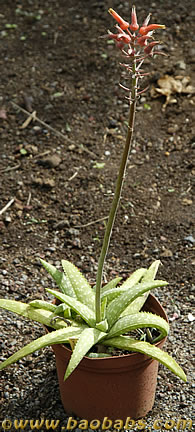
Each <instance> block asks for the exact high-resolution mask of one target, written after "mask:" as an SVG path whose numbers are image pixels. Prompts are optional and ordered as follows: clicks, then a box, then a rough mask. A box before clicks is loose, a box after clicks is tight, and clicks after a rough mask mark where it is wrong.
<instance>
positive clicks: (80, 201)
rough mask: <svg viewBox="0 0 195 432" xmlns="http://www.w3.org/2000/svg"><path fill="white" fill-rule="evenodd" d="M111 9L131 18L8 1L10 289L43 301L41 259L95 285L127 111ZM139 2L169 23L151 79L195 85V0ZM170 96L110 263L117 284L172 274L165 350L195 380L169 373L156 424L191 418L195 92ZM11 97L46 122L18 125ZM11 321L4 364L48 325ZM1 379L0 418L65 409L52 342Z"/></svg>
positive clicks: (142, 155) (135, 180) (125, 6)
mask: <svg viewBox="0 0 195 432" xmlns="http://www.w3.org/2000/svg"><path fill="white" fill-rule="evenodd" d="M109 7H113V8H114V9H115V10H117V11H118V13H120V14H121V15H122V16H123V17H124V18H125V19H128V17H129V2H125V1H124V2H120V1H116V0H112V2H111V1H107V0H105V1H103V0H102V1H93V0H92V1H81V0H80V1H79V0H78V1H76V0H66V1H62V0H61V1H60V0H59V1H53V0H51V1H43V0H40V1H37V0H35V1H30V0H29V1H24V2H19V1H18V2H13V1H11V0H7V1H6V2H3V4H2V5H1V8H0V47H1V58H0V68H1V79H0V155H1V157H0V210H1V209H2V208H3V207H4V206H5V205H6V204H7V203H8V202H9V201H10V199H11V198H14V199H15V201H14V202H13V204H12V205H11V206H10V207H9V208H8V209H7V211H6V212H3V213H2V215H1V216H0V239H1V241H0V283H1V285H0V291H1V297H2V296H7V297H9V298H15V299H18V300H23V301H25V300H26V298H27V300H28V301H29V300H31V299H34V298H40V297H41V298H46V295H45V294H44V287H46V286H47V285H49V284H51V282H50V279H49V278H48V277H47V275H46V274H45V271H44V270H43V269H42V268H41V267H40V264H39V257H42V258H44V259H46V260H49V261H50V262H52V263H54V264H57V265H59V264H60V260H61V259H62V258H63V259H69V260H71V261H72V262H73V263H74V264H75V265H77V266H78V267H79V268H80V269H81V271H82V272H83V273H84V274H85V275H86V276H87V277H88V279H89V280H90V281H91V282H92V283H94V280H95V271H96V269H97V260H98V256H99V253H100V248H101V243H102V238H103V233H104V221H103V220H102V218H104V217H106V216H107V215H108V211H109V205H110V203H111V199H112V193H113V188H114V183H115V180H116V173H117V167H118V165H119V160H120V155H121V150H122V147H123V145H124V139H125V138H124V137H125V133H126V121H127V118H128V105H127V101H126V100H125V99H124V93H123V90H121V89H120V88H119V86H118V83H119V81H120V80H121V69H120V66H119V60H120V54H119V52H118V51H117V50H116V49H115V46H114V45H112V44H108V43H107V42H106V40H105V39H101V38H100V36H102V35H104V34H105V33H106V31H107V29H108V28H109V29H110V30H113V28H114V22H113V19H112V18H111V17H110V15H109V14H108V13H107V9H108V8H109ZM136 7H137V14H138V18H139V22H140V23H141V21H142V20H143V19H144V17H145V16H146V15H147V14H148V12H149V11H151V12H152V20H151V22H159V23H163V24H166V27H167V29H166V31H163V32H162V31H161V32H159V38H160V40H161V49H162V50H163V51H164V52H165V53H166V54H167V57H165V56H159V57H158V58H155V59H153V60H152V66H150V65H149V63H148V62H146V71H147V70H149V69H150V70H151V71H152V73H151V75H150V77H147V78H146V80H145V82H144V86H145V85H149V86H150V88H151V87H152V86H155V87H157V79H158V78H160V77H162V76H164V75H165V74H168V75H169V76H171V77H175V76H182V77H187V76H189V77H190V80H191V81H190V83H191V85H193V84H194V75H195V74H194V58H195V49H194V45H193V42H194V26H195V25H194V11H193V1H190V0H188V1H185V2H184V1H181V0H178V1H171V0H164V1H160V0H159V1H158V2H152V1H148V0H146V1H145V2H144V6H143V2H142V1H140V0H137V1H136ZM13 24H14V25H13ZM157 34H158V33H157ZM173 97H174V98H175V103H174V104H169V105H167V107H166V110H165V111H163V110H162V106H163V103H164V102H165V97H164V96H161V97H159V98H156V99H154V98H152V97H151V94H150V91H149V92H147V93H146V94H144V95H143V96H142V97H141V99H140V101H139V103H138V107H137V117H136V130H135V133H134V142H133V151H132V154H131V157H130V160H129V164H128V169H127V175H126V179H125V185H124V191H123V196H122V201H121V206H120V209H119V212H118V216H117V221H116V222H117V223H116V225H115V228H114V232H113V236H112V240H111V247H110V250H109V254H108V258H107V262H106V266H105V281H108V280H109V279H110V278H112V277H115V276H116V275H121V276H123V277H124V278H126V277H127V276H128V275H129V274H130V273H131V272H132V271H133V270H134V269H136V268H139V267H142V266H149V264H150V263H151V262H152V261H153V260H154V259H160V260H161V262H162V264H163V265H162V266H161V268H160V271H159V275H158V277H159V278H164V279H166V280H168V281H169V287H168V288H165V289H163V292H157V293H156V295H157V296H158V298H160V300H161V302H162V304H163V306H164V307H165V309H166V311H167V312H168V315H169V317H170V318H172V317H173V314H174V312H176V313H177V315H178V318H177V319H176V320H175V321H173V322H172V324H171V335H170V339H169V343H168V344H167V349H168V351H169V352H170V353H173V355H174V356H175V358H177V360H178V361H179V362H180V364H181V365H182V366H183V367H184V370H185V371H186V372H187V374H188V377H189V382H188V383H187V384H185V385H183V384H182V383H181V382H180V381H179V380H178V379H176V378H175V377H174V376H173V375H172V374H171V373H170V372H168V371H166V370H165V369H164V368H161V369H160V374H159V387H158V392H157V398H156V403H155V407H154V410H153V412H152V414H151V415H152V417H151V418H152V419H153V418H156V417H157V416H161V417H162V416H163V413H166V415H167V416H168V417H169V418H170V417H171V416H172V417H173V416H174V415H175V416H176V415H177V413H178V416H179V415H180V414H181V416H184V417H185V416H186V418H189V417H190V416H191V413H192V405H191V401H192V398H191V395H192V390H193V387H192V378H191V370H192V366H191V360H192V354H191V334H192V329H191V327H192V323H191V321H190V319H189V314H190V313H192V305H193V301H194V295H193V293H194V285H193V283H194V282H193V275H194V266H195V253H194V241H195V240H194V238H195V234H194V201H193V198H194V193H193V179H194V174H195V166H194V159H193V158H194V155H193V153H194V148H195V128H194V118H195V114H194V94H185V93H180V94H174V95H173ZM12 102H14V103H16V104H17V105H19V106H20V107H22V108H23V109H25V110H27V111H31V112H32V111H36V115H37V117H38V118H39V119H41V120H42V121H44V122H45V123H46V125H43V124H41V123H39V122H37V121H34V122H31V123H30V124H29V125H28V126H27V127H25V128H21V126H22V125H23V124H24V121H25V120H26V118H27V117H28V116H27V115H26V114H25V113H24V112H22V111H20V110H19V109H17V107H16V106H15V105H13V104H12ZM4 117H6V118H4ZM49 126H50V127H52V128H53V129H54V130H55V131H58V132H60V133H61V134H62V135H63V136H64V138H63V136H59V135H56V134H55V133H54V132H52V130H51V129H50V128H49ZM100 164H104V165H100ZM99 219H101V221H98V220H99ZM97 221H98V222H97ZM1 316H2V318H0V322H1V326H2V341H3V342H2V352H1V356H2V359H3V358H4V357H6V356H8V355H10V354H12V353H13V352H14V351H15V350H16V348H18V347H20V346H22V345H23V344H24V342H26V343H27V342H29V341H30V340H31V339H32V337H36V336H39V335H41V334H43V330H42V328H40V327H39V326H38V325H37V326H36V325H35V326H34V327H33V329H32V326H31V325H30V324H29V323H26V322H25V323H24V322H23V321H21V320H19V319H18V318H15V317H14V318H13V316H12V315H11V314H6V313H5V312H2V315H1ZM16 338H17V339H16ZM48 362H49V364H48ZM29 369H30V372H29ZM36 369H37V370H36ZM28 374H29V375H28ZM2 377H3V379H2V381H1V386H2V396H1V411H2V414H1V418H0V420H1V419H3V418H5V417H7V418H11V419H13V418H16V416H19V417H22V413H25V416H26V417H27V418H30V417H31V418H32V416H34V418H35V417H36V418H37V417H39V416H41V415H43V416H45V417H46V418H47V417H49V416H50V415H51V416H52V415H53V418H58V416H60V415H61V416H63V414H62V413H63V410H62V408H61V403H60V399H59V394H58V387H57V383H56V375H55V365H54V360H53V354H52V353H51V351H50V350H49V349H47V350H45V351H44V352H43V353H41V355H39V356H37V355H36V354H35V355H34V356H31V357H30V360H29V359H27V360H23V361H20V363H19V365H16V366H14V367H12V368H9V369H7V370H6V371H3V373H2ZM45 381H46V384H47V393H46V391H44V390H43V387H44V385H45ZM53 389H55V391H54V390H53ZM46 394H47V396H46ZM36 400H37V403H36ZM166 410H168V411H166Z"/></svg>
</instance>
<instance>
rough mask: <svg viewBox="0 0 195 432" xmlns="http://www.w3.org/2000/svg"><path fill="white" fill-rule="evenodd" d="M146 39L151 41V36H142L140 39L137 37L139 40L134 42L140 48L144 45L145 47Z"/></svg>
mask: <svg viewBox="0 0 195 432" xmlns="http://www.w3.org/2000/svg"><path fill="white" fill-rule="evenodd" d="M147 39H152V36H150V35H144V36H141V37H139V38H137V39H136V42H137V43H138V44H139V45H140V46H141V47H143V46H146V45H147Z"/></svg>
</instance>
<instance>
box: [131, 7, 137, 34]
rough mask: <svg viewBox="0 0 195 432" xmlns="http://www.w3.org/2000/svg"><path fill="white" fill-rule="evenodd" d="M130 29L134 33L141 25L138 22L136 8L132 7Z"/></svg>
mask: <svg viewBox="0 0 195 432" xmlns="http://www.w3.org/2000/svg"><path fill="white" fill-rule="evenodd" d="M129 27H130V29H131V30H132V31H136V30H138V28H139V24H138V22H137V15H136V10H135V6H133V7H132V12H131V24H130V26H129Z"/></svg>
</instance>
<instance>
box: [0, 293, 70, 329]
mask: <svg viewBox="0 0 195 432" xmlns="http://www.w3.org/2000/svg"><path fill="white" fill-rule="evenodd" d="M0 307H1V308H2V309H6V310H8V311H10V312H14V313H16V314H17V315H22V316H23V317H24V318H27V319H29V320H33V321H37V322H39V323H40V324H44V325H46V326H48V327H53V328H55V329H59V328H63V327H67V324H66V323H65V322H64V321H63V320H61V321H60V320H59V321H58V322H56V323H55V324H52V325H51V318H52V317H53V312H51V311H49V310H47V309H40V308H34V307H33V306H30V304H26V303H22V302H19V301H16V300H8V299H0Z"/></svg>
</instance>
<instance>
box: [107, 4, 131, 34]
mask: <svg viewBox="0 0 195 432" xmlns="http://www.w3.org/2000/svg"><path fill="white" fill-rule="evenodd" d="M108 12H109V13H110V15H112V16H113V18H114V19H115V20H116V21H117V23H118V24H119V25H120V28H122V30H127V29H128V27H129V23H128V22H127V21H125V20H124V19H123V18H121V16H120V15H118V14H117V12H115V11H114V9H112V8H110V9H108Z"/></svg>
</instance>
